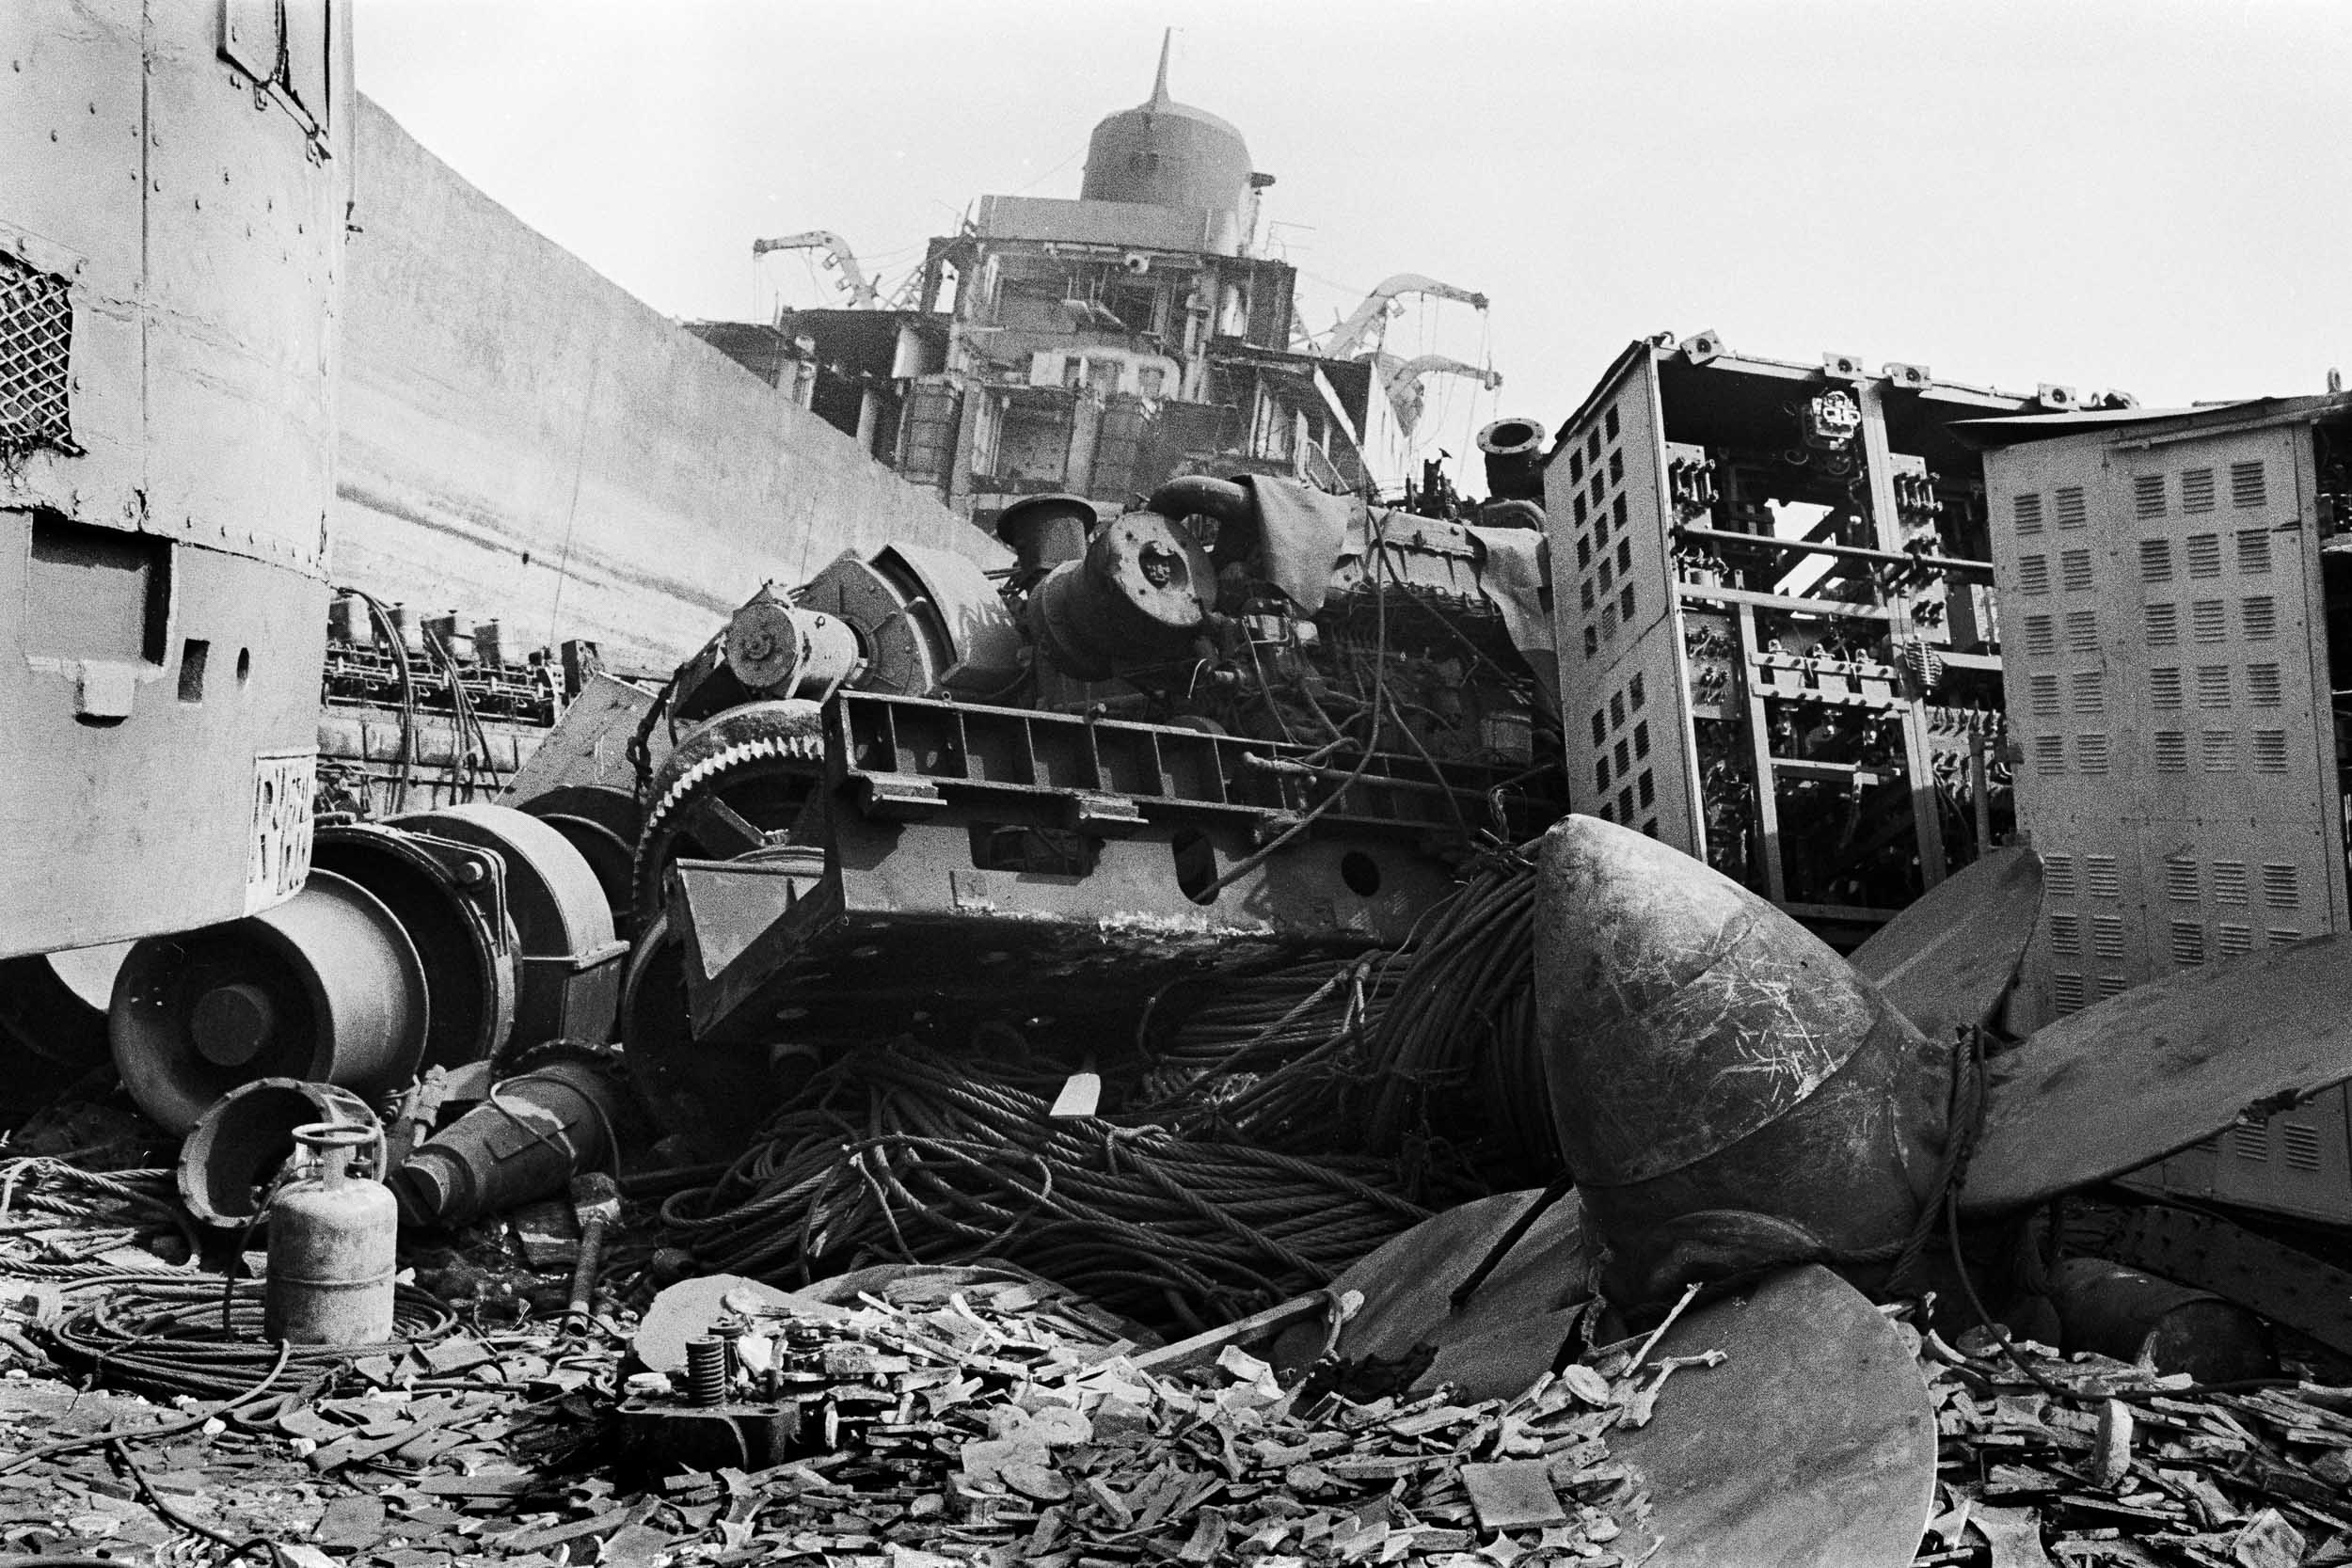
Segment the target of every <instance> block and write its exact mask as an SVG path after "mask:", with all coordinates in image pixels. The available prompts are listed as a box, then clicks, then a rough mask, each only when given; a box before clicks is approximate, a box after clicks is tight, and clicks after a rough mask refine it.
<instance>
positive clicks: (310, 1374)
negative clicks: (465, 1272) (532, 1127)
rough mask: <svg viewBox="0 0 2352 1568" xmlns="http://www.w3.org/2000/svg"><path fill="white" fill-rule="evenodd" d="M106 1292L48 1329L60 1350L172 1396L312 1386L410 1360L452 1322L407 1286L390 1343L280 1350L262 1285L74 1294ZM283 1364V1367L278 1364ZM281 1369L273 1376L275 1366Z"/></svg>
mask: <svg viewBox="0 0 2352 1568" xmlns="http://www.w3.org/2000/svg"><path fill="white" fill-rule="evenodd" d="M89 1289H103V1291H105V1294H104V1295H103V1297H101V1298H100V1299H99V1300H97V1301H94V1302H91V1303H89V1304H87V1306H82V1307H76V1308H75V1309H74V1310H72V1311H71V1312H68V1313H66V1314H65V1315H63V1316H62V1317H61V1318H59V1319H58V1321H57V1322H56V1323H53V1324H51V1325H50V1327H49V1329H48V1333H49V1336H50V1338H52V1339H54V1340H55V1341H56V1346H57V1349H58V1350H60V1351H61V1352H63V1353H64V1354H67V1355H69V1356H73V1357H77V1358H79V1359H81V1360H83V1361H86V1362H87V1363H89V1364H90V1365H91V1366H92V1367H93V1368H94V1369H95V1370H96V1371H97V1373H98V1376H99V1379H100V1381H101V1382H103V1383H106V1384H109V1385H112V1386H121V1387H128V1388H135V1389H138V1390H140V1391H141V1392H144V1393H151V1394H161V1395H165V1396H167V1397H168V1396H172V1395H179V1394H190V1395H194V1396H195V1397H197V1398H199V1399H208V1400H217V1399H227V1398H230V1396H234V1395H250V1394H254V1393H258V1392H260V1391H261V1385H262V1384H263V1383H264V1381H265V1380H266V1381H267V1383H268V1385H269V1386H270V1387H271V1388H273V1389H275V1390H278V1391H281V1392H288V1393H292V1392H297V1391H303V1392H307V1391H310V1390H311V1389H315V1388H316V1387H317V1386H319V1385H321V1384H322V1383H324V1382H325V1381H326V1378H327V1377H328V1376H329V1375H330V1374H332V1373H333V1372H334V1371H336V1370H338V1369H340V1368H342V1367H345V1366H348V1365H350V1364H351V1363H352V1362H354V1361H357V1360H358V1359H360V1358H362V1357H364V1356H370V1355H391V1356H397V1355H402V1354H406V1352H407V1351H408V1349H409V1347H410V1346H411V1345H412V1344H417V1343H421V1342H424V1341H428V1340H432V1339H437V1338H440V1337H441V1336H442V1335H444V1334H446V1333H448V1332H449V1330H450V1328H451V1326H452V1324H453V1322H454V1321H455V1320H454V1319H453V1317H452V1316H451V1313H450V1310H449V1308H448V1307H444V1306H442V1305H441V1303H440V1302H438V1301H437V1300H435V1299H434V1298H433V1297H431V1296H429V1295H427V1294H425V1293H424V1292H423V1291H419V1290H416V1289H414V1288H413V1287H410V1286H406V1285H403V1286H399V1287H397V1288H396V1291H395V1293H394V1296H393V1334H394V1336H395V1337H394V1338H391V1339H389V1340H387V1341H385V1342H384V1343H382V1344H374V1345H283V1346H281V1345H278V1344H273V1343H271V1342H270V1341H268V1340H266V1339H264V1338H262V1286H261V1283H260V1282H259V1281H258V1280H250V1279H247V1280H239V1281H237V1282H235V1284H234V1285H233V1286H231V1287H230V1289H228V1290H227V1291H224V1290H223V1289H222V1286H221V1283H220V1282H218V1281H216V1280H213V1279H210V1278H207V1279H202V1280H186V1281H181V1280H173V1279H164V1278H159V1277H157V1276H155V1275H139V1276H123V1277H117V1278H112V1279H93V1280H87V1281H82V1282H77V1283H76V1284H75V1285H72V1286H70V1287H68V1290H69V1291H71V1292H79V1291H84V1290H89ZM281 1356H282V1357H283V1364H282V1366H281V1365H280V1357H281ZM273 1368H277V1369H278V1370H277V1373H276V1375H275V1377H272V1369H273Z"/></svg>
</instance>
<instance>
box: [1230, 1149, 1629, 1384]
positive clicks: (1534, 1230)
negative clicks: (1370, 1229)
mask: <svg viewBox="0 0 2352 1568" xmlns="http://www.w3.org/2000/svg"><path fill="white" fill-rule="evenodd" d="M1541 1196H1542V1192H1541V1190H1540V1189H1534V1190H1530V1191H1526V1192H1517V1193H1498V1194H1497V1195H1495V1196H1492V1197H1484V1198H1480V1199H1478V1200H1477V1201H1476V1202H1474V1203H1465V1204H1462V1205H1461V1206H1460V1207H1458V1208H1454V1209H1449V1210H1447V1211H1446V1212H1444V1213H1442V1214H1438V1215H1437V1216H1435V1217H1434V1218H1431V1219H1427V1220H1423V1221H1422V1223H1421V1224H1419V1225H1417V1226H1415V1227H1412V1228H1411V1229H1410V1230H1407V1231H1406V1232H1405V1233H1404V1234H1403V1235H1401V1236H1397V1237H1393V1238H1391V1240H1390V1241H1388V1242H1386V1243H1382V1244H1381V1245H1380V1246H1379V1247H1378V1248H1376V1249H1375V1250H1374V1251H1372V1252H1371V1253H1368V1254H1367V1255H1365V1257H1364V1258H1363V1259H1360V1260H1359V1261H1358V1262H1357V1263H1356V1264H1355V1265H1354V1266H1353V1267H1352V1268H1349V1269H1348V1270H1347V1271H1346V1272H1345V1273H1343V1274H1342V1275H1340V1276H1339V1277H1338V1278H1337V1279H1334V1280H1333V1281H1331V1284H1330V1290H1331V1291H1332V1293H1333V1294H1334V1295H1343V1294H1345V1293H1346V1292H1347V1291H1361V1292H1362V1293H1363V1297H1364V1302H1363V1306H1362V1307H1359V1308H1358V1310H1357V1312H1356V1314H1355V1316H1354V1317H1352V1318H1350V1319H1349V1320H1348V1321H1347V1324H1346V1326H1345V1327H1344V1328H1343V1329H1342V1330H1341V1332H1340V1338H1339V1342H1338V1344H1337V1346H1336V1350H1337V1353H1338V1354H1340V1355H1342V1356H1343V1357H1346V1358H1348V1359H1350V1360H1356V1361H1366V1360H1370V1361H1381V1362H1395V1361H1402V1360H1405V1359H1406V1358H1407V1357H1409V1356H1411V1355H1412V1354H1414V1353H1415V1351H1416V1350H1417V1349H1419V1348H1422V1347H1431V1348H1437V1349H1439V1350H1442V1349H1444V1348H1446V1347H1450V1346H1455V1345H1466V1346H1473V1347H1475V1352H1476V1359H1475V1364H1474V1365H1470V1364H1463V1365H1461V1366H1460V1367H1458V1368H1457V1373H1458V1375H1449V1378H1448V1381H1452V1382H1454V1383H1455V1385H1456V1386H1458V1387H1459V1388H1461V1390H1462V1392H1463V1395H1464V1397H1465V1398H1469V1399H1473V1400H1483V1399H1507V1398H1509V1397H1510V1396H1512V1395H1514V1394H1517V1393H1518V1392H1519V1391H1520V1390H1521V1389H1523V1388H1525V1387H1526V1386H1528V1385H1529V1384H1531V1383H1533V1382H1534V1380H1535V1379H1536V1378H1538V1377H1540V1376H1541V1375H1543V1373H1544V1372H1546V1371H1547V1370H1549V1369H1550V1367H1551V1358H1552V1354H1553V1353H1554V1352H1556V1351H1557V1350H1558V1349H1559V1348H1560V1342H1561V1339H1562V1338H1564V1337H1565V1323H1564V1324H1562V1325H1561V1332H1560V1333H1558V1334H1554V1335H1551V1336H1550V1337H1549V1338H1547V1337H1545V1336H1544V1335H1543V1334H1541V1333H1540V1332H1538V1331H1537V1330H1536V1329H1535V1328H1534V1321H1535V1320H1538V1319H1541V1318H1543V1317H1544V1316H1545V1315H1547V1314H1551V1313H1556V1312H1559V1311H1560V1310H1561V1309H1562V1308H1566V1307H1579V1306H1581V1305H1582V1304H1583V1303H1584V1302H1587V1301H1589V1300H1591V1299H1592V1296H1593V1292H1594V1289H1595V1279H1594V1275H1593V1271H1592V1268H1591V1265H1590V1262H1589V1261H1588V1259H1587V1258H1586V1239H1585V1233H1584V1226H1583V1217H1582V1212H1581V1209H1580V1208H1579V1206H1578V1203H1577V1199H1576V1195H1575V1194H1574V1193H1569V1194H1567V1195H1566V1196H1564V1197H1562V1198H1561V1199H1560V1201H1559V1202H1557V1203H1555V1204H1553V1205H1552V1206H1551V1208H1550V1209H1549V1211H1548V1212H1545V1213H1544V1214H1543V1215H1542V1216H1541V1217H1540V1218H1538V1219H1537V1220H1536V1221H1535V1223H1534V1225H1533V1226H1532V1227H1530V1228H1529V1229H1528V1231H1527V1233H1526V1234H1525V1235H1524V1236H1522V1237H1520V1238H1519V1242H1518V1245H1517V1246H1515V1247H1513V1248H1512V1249H1511V1251H1510V1253H1509V1255H1508V1256H1507V1257H1505V1258H1504V1259H1503V1260H1502V1262H1501V1263H1500V1264H1499V1265H1497V1267H1496V1268H1495V1270H1494V1272H1493V1273H1492V1274H1491V1275H1488V1276H1487V1277H1486V1282H1485V1283H1484V1284H1483V1285H1481V1286H1480V1288H1479V1290H1478V1291H1477V1293H1476V1294H1474V1295H1473V1296H1472V1297H1471V1298H1470V1301H1469V1302H1468V1303H1467V1304H1466V1305H1465V1306H1464V1307H1463V1308H1462V1309H1461V1310H1460V1311H1458V1312H1457V1311H1455V1310H1454V1307H1453V1304H1452V1297H1453V1294H1454V1290H1455V1288H1456V1287H1457V1286H1459V1285H1460V1284H1461V1283H1462V1282H1463V1281H1464V1280H1465V1279H1467V1278H1468V1277H1469V1276H1470V1271H1471V1270H1472V1269H1473V1268H1475V1267H1476V1266H1477V1264H1478V1262H1479V1260H1480V1259H1483V1258H1485V1257H1486V1255H1487V1253H1488V1251H1489V1250H1490V1249H1491V1248H1492V1247H1493V1246H1494V1244H1495V1243H1496V1242H1497V1241H1498V1240H1500V1239H1501V1238H1502V1235H1503V1233H1504V1232H1505V1231H1507V1230H1509V1229H1510V1228H1511V1226H1512V1225H1513V1223H1514V1222H1515V1221H1517V1220H1518V1218H1519V1216H1520V1215H1521V1214H1523V1213H1525V1212H1527V1209H1528V1206H1529V1205H1530V1204H1532V1203H1534V1202H1535V1201H1536V1200H1537V1199H1538V1198H1539V1197H1541ZM1324 1338H1325V1330H1324V1328H1323V1326H1322V1325H1321V1324H1319V1323H1317V1324H1308V1325H1303V1326H1301V1327H1299V1328H1296V1329H1294V1330H1290V1331H1287V1332H1285V1333H1284V1334H1283V1335H1281V1336H1280V1337H1279V1338H1278V1339H1277V1340H1276V1341H1275V1345H1274V1349H1273V1352H1272V1353H1271V1357H1270V1358H1271V1359H1272V1361H1273V1362H1274V1364H1275V1365H1276V1366H1278V1367H1281V1368H1284V1369H1295V1368H1303V1367H1305V1366H1306V1365H1307V1364H1308V1363H1309V1362H1311V1361H1312V1360H1313V1359H1314V1358H1315V1356H1316V1355H1317V1354H1320V1353H1321V1351H1322V1349H1323V1343H1324Z"/></svg>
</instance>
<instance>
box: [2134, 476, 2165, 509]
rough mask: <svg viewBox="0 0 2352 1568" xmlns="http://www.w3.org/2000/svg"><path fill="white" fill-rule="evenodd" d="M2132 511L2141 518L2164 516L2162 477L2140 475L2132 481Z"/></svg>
mask: <svg viewBox="0 0 2352 1568" xmlns="http://www.w3.org/2000/svg"><path fill="white" fill-rule="evenodd" d="M2132 509H2133V511H2134V512H2135V513H2136V514H2137V515H2139V516H2142V517H2161V516H2163V515H2164V476H2163V475H2162V474H2141V475H2139V476H2138V477H2137V479H2134V480H2133V481H2132Z"/></svg>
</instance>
